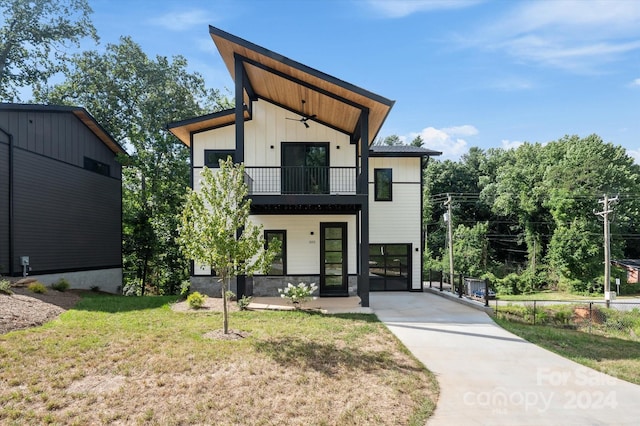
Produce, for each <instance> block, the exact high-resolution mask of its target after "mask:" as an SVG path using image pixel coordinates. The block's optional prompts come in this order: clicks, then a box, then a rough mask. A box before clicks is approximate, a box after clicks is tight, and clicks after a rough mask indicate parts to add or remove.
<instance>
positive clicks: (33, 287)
mask: <svg viewBox="0 0 640 426" xmlns="http://www.w3.org/2000/svg"><path fill="white" fill-rule="evenodd" d="M27 288H28V289H29V291H31V292H32V293H40V294H44V293H46V292H47V287H45V285H44V284H42V283H41V282H40V281H34V282H32V283H31V284H29V285H28V286H27Z"/></svg>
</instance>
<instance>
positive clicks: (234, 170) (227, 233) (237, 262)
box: [178, 158, 279, 334]
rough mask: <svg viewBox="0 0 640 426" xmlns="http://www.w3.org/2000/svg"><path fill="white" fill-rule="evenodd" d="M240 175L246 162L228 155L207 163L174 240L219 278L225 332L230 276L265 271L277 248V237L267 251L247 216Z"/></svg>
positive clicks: (259, 228) (248, 203)
mask: <svg viewBox="0 0 640 426" xmlns="http://www.w3.org/2000/svg"><path fill="white" fill-rule="evenodd" d="M244 176H245V174H244V165H242V164H235V165H234V164H233V161H232V160H231V158H228V159H227V160H226V161H222V160H221V161H220V169H218V170H216V171H215V172H214V171H212V170H211V169H209V168H207V167H205V168H204V169H203V170H202V172H201V178H202V179H201V181H200V190H199V191H194V190H189V195H188V197H187V202H186V205H185V208H184V210H183V212H182V216H181V221H180V225H179V236H178V242H179V244H180V246H181V247H182V251H183V252H184V254H185V255H186V256H187V257H189V258H190V259H193V260H195V261H196V262H198V263H201V264H205V265H209V266H210V267H211V268H212V269H213V270H215V271H216V274H217V275H218V277H219V278H220V281H221V290H222V298H223V302H224V303H223V323H222V325H223V330H224V333H225V334H228V333H229V318H228V309H227V290H228V289H229V284H230V280H231V278H233V277H237V276H238V275H253V274H254V273H255V272H260V271H264V272H266V271H268V268H269V266H270V265H271V262H272V261H273V258H274V256H275V255H276V253H277V252H278V250H279V245H278V243H277V240H275V241H273V242H272V243H271V244H269V248H268V249H265V241H264V237H263V231H262V226H259V225H256V224H254V223H253V222H251V221H250V220H249V213H250V206H251V200H250V199H248V198H247V195H248V193H249V191H248V187H247V185H246V183H245V182H244ZM212 279H215V278H212Z"/></svg>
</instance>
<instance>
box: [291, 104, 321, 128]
mask: <svg viewBox="0 0 640 426" xmlns="http://www.w3.org/2000/svg"><path fill="white" fill-rule="evenodd" d="M301 102H302V114H301V115H302V117H301V118H289V117H285V118H286V119H287V120H294V121H299V122H301V123H302V124H304V127H306V128H307V129H308V128H309V123H307V121H308V120H309V119H311V118H316V114H312V115H305V113H304V104H306V103H307V101H305V100H304V99H302V101H301Z"/></svg>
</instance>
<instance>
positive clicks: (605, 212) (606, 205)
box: [594, 194, 618, 308]
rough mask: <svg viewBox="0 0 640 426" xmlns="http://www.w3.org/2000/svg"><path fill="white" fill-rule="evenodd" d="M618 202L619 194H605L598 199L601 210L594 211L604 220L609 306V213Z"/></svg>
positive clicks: (605, 290)
mask: <svg viewBox="0 0 640 426" xmlns="http://www.w3.org/2000/svg"><path fill="white" fill-rule="evenodd" d="M617 202H618V196H616V197H614V198H609V196H608V195H607V194H604V196H603V199H602V200H598V204H602V205H603V206H602V211H601V212H594V213H595V214H596V215H598V216H601V217H602V218H603V220H604V301H605V303H606V304H607V308H608V307H609V305H610V303H611V288H610V287H611V233H610V229H609V214H611V213H613V209H612V208H613V206H612V204H615V203H617Z"/></svg>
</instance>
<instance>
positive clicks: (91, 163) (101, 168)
mask: <svg viewBox="0 0 640 426" xmlns="http://www.w3.org/2000/svg"><path fill="white" fill-rule="evenodd" d="M84 168H85V169H87V170H91V171H92V172H96V173H100V174H101V175H105V176H110V175H111V170H110V168H109V165H108V164H105V163H102V162H100V161H98V160H94V159H93V158H89V157H84Z"/></svg>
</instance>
